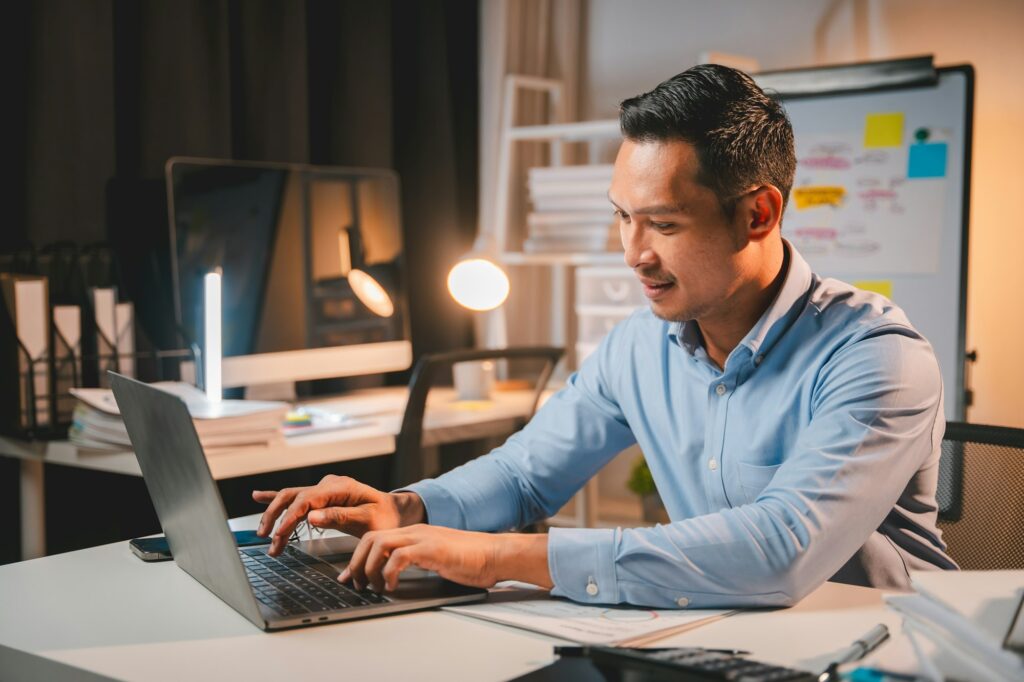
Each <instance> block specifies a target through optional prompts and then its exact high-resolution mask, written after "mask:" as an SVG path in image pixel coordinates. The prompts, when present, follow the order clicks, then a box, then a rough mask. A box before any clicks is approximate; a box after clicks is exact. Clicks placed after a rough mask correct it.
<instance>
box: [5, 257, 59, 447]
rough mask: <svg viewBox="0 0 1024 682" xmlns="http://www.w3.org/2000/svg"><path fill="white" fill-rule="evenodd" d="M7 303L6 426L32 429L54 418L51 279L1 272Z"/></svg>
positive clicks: (14, 428)
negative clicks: (51, 382) (49, 282)
mask: <svg viewBox="0 0 1024 682" xmlns="http://www.w3.org/2000/svg"><path fill="white" fill-rule="evenodd" d="M0 292H2V298H3V303H4V308H5V309H6V310H5V314H4V315H3V316H2V317H3V326H4V329H3V332H2V333H0V336H2V337H3V339H2V341H0V353H2V360H0V361H2V363H3V366H4V368H5V371H4V374H5V375H8V376H11V380H8V381H4V382H3V384H2V385H0V394H2V397H0V405H2V420H3V426H4V427H5V429H7V430H14V431H31V430H33V429H36V428H40V427H47V426H50V424H51V423H52V422H53V415H52V413H51V408H50V405H51V402H50V397H51V394H50V312H49V294H48V291H47V280H46V278H45V277H38V276H33V275H15V274H9V273H0Z"/></svg>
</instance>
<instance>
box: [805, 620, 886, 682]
mask: <svg viewBox="0 0 1024 682" xmlns="http://www.w3.org/2000/svg"><path fill="white" fill-rule="evenodd" d="M887 639H889V628H887V627H886V626H885V625H884V624H883V623H879V624H878V625H876V626H875V627H873V628H871V629H870V630H868V631H867V632H866V633H864V634H863V635H861V636H860V637H859V638H858V639H856V640H854V642H853V644H851V645H850V646H848V647H846V648H845V649H844V650H843V651H842V653H840V654H839V656H837V657H836V658H835V660H833V661H832V662H831V663H830V664H829V666H828V668H827V669H826V670H825V672H823V673H822V674H821V676H820V677H818V682H835V681H836V680H839V679H840V675H839V666H841V665H843V664H844V663H852V662H853V661H858V660H860V659H862V658H864V657H865V656H867V655H868V654H869V653H870V652H872V651H874V650H875V649H876V648H878V645H879V644H881V643H882V642H884V641H885V640H887Z"/></svg>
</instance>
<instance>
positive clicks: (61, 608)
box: [0, 516, 1024, 681]
mask: <svg viewBox="0 0 1024 682" xmlns="http://www.w3.org/2000/svg"><path fill="white" fill-rule="evenodd" d="M255 519H256V517H255V516H252V517H246V518H245V519H239V520H236V522H234V523H233V525H234V526H235V527H236V528H241V527H252V525H253V524H254V523H255ZM928 578H929V579H930V580H929V586H930V587H931V588H932V589H933V591H935V592H937V593H940V594H947V593H959V594H960V595H961V599H960V601H959V602H958V606H960V607H961V608H963V610H964V611H965V612H967V613H972V612H975V611H979V610H980V611H984V612H986V613H988V614H989V616H988V622H989V624H990V626H991V630H992V631H993V632H998V631H999V630H1000V629H1005V627H1006V625H1007V623H1008V620H1009V617H1010V614H1009V612H1007V611H1006V609H1003V611H999V609H993V608H992V604H993V603H994V601H998V599H1002V601H1003V602H1005V603H1008V601H1009V597H1008V595H1010V594H1011V593H1012V591H1013V588H1014V587H1015V586H1018V585H1021V584H1024V571H1015V572H997V573H988V574H981V575H978V574H974V575H972V574H957V573H945V574H941V573H936V574H933V575H930V576H928ZM965 584H966V585H968V586H969V589H963V587H964V585H965ZM0 604H2V605H3V608H0V671H2V674H0V677H3V678H4V679H5V680H6V679H13V680H18V679H48V680H62V679H74V680H80V679H109V678H113V679H122V680H136V679H137V680H183V679H188V680H204V679H245V680H250V681H255V680H280V679H285V678H288V679H325V678H328V679H336V678H344V679H351V680H365V679H372V680H387V679H396V680H409V679H415V680H462V679H467V680H502V679H508V678H511V677H515V676H518V675H522V674H524V673H526V672H528V671H530V670H533V669H536V668H539V667H542V666H543V665H546V664H547V663H549V662H551V661H552V660H553V657H552V646H553V645H554V644H557V643H559V642H558V641H557V640H554V639H551V638H548V637H544V636H542V635H535V634H531V633H528V632H524V631H521V630H516V629H513V628H507V627H504V626H500V625H495V624H490V623H485V622H482V621H476V620H473V619H470V618H466V617H463V616H458V615H455V614H450V613H445V612H440V611H428V612H421V613H413V614H406V615H400V616H394V617H387V618H375V619H368V620H364V621H354V622H348V623H337V624H332V625H324V626H318V627H312V628H303V629H298V630H291V631H286V632H280V633H274V634H267V633H264V632H261V631H259V630H257V629H256V628H255V627H254V626H253V625H252V624H250V623H249V622H248V621H247V620H245V619H244V618H242V617H241V616H239V615H238V614H237V613H235V611H233V610H232V609H231V608H230V607H229V606H227V605H226V604H224V603H222V602H221V601H220V600H219V599H217V598H216V597H214V595H213V594H212V593H210V592H208V591H207V590H206V589H205V588H204V587H203V586H202V585H200V584H199V583H197V582H195V581H194V580H192V578H191V577H189V576H188V575H187V574H186V573H184V572H183V571H181V570H179V569H178V568H177V567H176V566H175V565H174V564H173V563H171V562H166V563H159V564H145V563H143V562H141V561H139V560H138V559H136V558H135V557H134V556H133V555H132V554H131V552H130V551H129V549H128V546H127V543H126V542H120V543H115V544H110V545H104V546H101V547H94V548H91V549H86V550H81V551H78V552H70V553H67V554H62V555H57V556H52V557H46V558H42V559H36V560H32V561H26V562H21V563H18V564H10V565H7V566H0ZM1000 619H1003V620H1005V621H1006V622H996V621H998V620H1000ZM982 620H983V622H984V619H982ZM880 622H882V623H886V624H888V625H889V627H890V629H891V630H892V632H893V634H894V638H893V641H891V642H889V643H886V644H884V645H883V646H882V647H881V648H880V649H879V650H878V651H877V653H876V654H875V655H874V656H873V657H872V658H871V659H870V660H871V661H877V662H878V663H879V664H880V665H886V666H890V667H898V668H901V669H912V667H913V665H914V660H915V659H914V658H913V655H912V654H911V653H909V652H910V650H909V648H908V647H907V645H906V643H905V642H904V641H903V638H902V637H901V636H900V635H899V618H898V617H897V616H896V615H895V614H893V613H892V612H890V611H887V610H886V609H885V608H884V606H883V605H882V600H881V592H879V591H877V590H871V589H866V588H859V587H850V586H845V585H833V584H826V585H825V586H823V587H822V588H821V589H819V590H818V591H816V592H815V593H814V594H812V595H811V596H810V597H808V598H807V599H805V600H804V601H803V602H801V603H800V604H799V605H797V606H796V607H794V608H792V609H786V610H782V611H759V612H746V613H741V614H738V615H734V616H732V617H730V618H726V619H724V620H721V621H718V622H716V623H712V624H710V625H707V626H705V627H702V628H698V629H696V630H692V631H690V632H687V633H683V634H680V635H676V636H674V637H672V638H670V639H665V640H662V641H660V642H658V645H660V646H665V645H669V646H690V645H705V646H715V647H739V648H745V649H748V650H750V651H751V652H752V653H753V655H754V656H755V657H757V658H759V659H762V660H766V661H772V662H776V663H780V664H784V665H794V666H806V667H808V668H809V669H816V668H818V667H824V664H825V663H826V662H827V661H828V660H830V659H829V657H830V655H831V654H832V653H834V652H835V651H837V650H839V649H842V648H843V647H845V646H847V645H849V644H850V643H851V642H853V641H854V640H855V639H856V638H858V637H859V636H861V635H862V634H864V633H865V632H866V631H867V630H868V629H870V628H871V627H872V626H874V625H875V624H877V623H880ZM941 655H942V652H937V656H939V657H941ZM955 664H956V662H955V661H953V662H952V665H954V666H955ZM92 676H95V677H92ZM964 679H971V676H970V675H969V674H967V675H965V676H964Z"/></svg>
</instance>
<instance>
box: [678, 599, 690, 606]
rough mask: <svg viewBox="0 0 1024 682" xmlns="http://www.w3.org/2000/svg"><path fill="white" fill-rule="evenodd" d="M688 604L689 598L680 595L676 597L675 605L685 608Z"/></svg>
mask: <svg viewBox="0 0 1024 682" xmlns="http://www.w3.org/2000/svg"><path fill="white" fill-rule="evenodd" d="M689 605H690V600H689V599H687V598H686V597H680V598H679V599H676V606H678V607H679V608H682V609H685V608H686V607H687V606H689Z"/></svg>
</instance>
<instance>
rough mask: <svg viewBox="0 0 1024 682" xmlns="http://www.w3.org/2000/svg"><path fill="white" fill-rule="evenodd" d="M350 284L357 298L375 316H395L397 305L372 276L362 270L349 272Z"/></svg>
mask: <svg viewBox="0 0 1024 682" xmlns="http://www.w3.org/2000/svg"><path fill="white" fill-rule="evenodd" d="M348 283H349V284H350V285H351V286H352V291H353V292H354V293H355V295H356V297H357V298H358V299H359V300H360V301H362V302H363V305H365V306H366V307H367V308H369V309H370V310H371V311H373V313H374V314H376V315H380V316H381V317H391V316H392V315H394V314H395V304H394V303H392V302H391V297H390V296H388V292H386V291H384V287H382V286H381V285H380V283H379V282H378V281H377V280H375V279H374V278H373V277H371V276H370V275H368V274H366V273H365V272H363V271H362V270H355V269H352V270H349V272H348Z"/></svg>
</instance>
